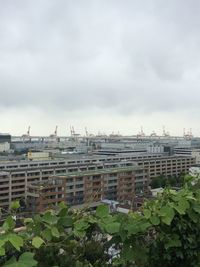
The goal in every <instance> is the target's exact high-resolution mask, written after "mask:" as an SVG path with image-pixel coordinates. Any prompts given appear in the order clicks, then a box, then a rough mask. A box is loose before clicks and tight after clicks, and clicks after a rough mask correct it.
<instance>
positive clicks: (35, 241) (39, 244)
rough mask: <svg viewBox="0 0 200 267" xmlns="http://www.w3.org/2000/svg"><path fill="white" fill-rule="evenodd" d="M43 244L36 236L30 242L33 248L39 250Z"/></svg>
mask: <svg viewBox="0 0 200 267" xmlns="http://www.w3.org/2000/svg"><path fill="white" fill-rule="evenodd" d="M43 243H44V240H43V239H42V238H41V237H39V236H36V237H34V238H33V240H32V245H33V246H34V247H35V248H39V247H41V245H42V244H43Z"/></svg>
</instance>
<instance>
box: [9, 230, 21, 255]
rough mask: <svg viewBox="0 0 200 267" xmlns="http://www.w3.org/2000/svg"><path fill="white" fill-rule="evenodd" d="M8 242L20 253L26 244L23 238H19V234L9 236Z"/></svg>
mask: <svg viewBox="0 0 200 267" xmlns="http://www.w3.org/2000/svg"><path fill="white" fill-rule="evenodd" d="M8 240H9V241H10V243H11V244H12V245H13V247H15V248H16V249H17V250H18V251H20V248H21V247H22V246H23V243H24V241H23V239H22V238H21V236H19V235H17V234H9V235H8Z"/></svg>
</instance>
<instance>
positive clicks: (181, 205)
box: [177, 198, 190, 214]
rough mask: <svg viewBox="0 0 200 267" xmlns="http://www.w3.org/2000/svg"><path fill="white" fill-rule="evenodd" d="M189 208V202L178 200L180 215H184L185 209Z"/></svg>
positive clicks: (182, 199)
mask: <svg viewBox="0 0 200 267" xmlns="http://www.w3.org/2000/svg"><path fill="white" fill-rule="evenodd" d="M189 207H190V204H189V202H188V201H187V200H186V199H184V198H181V199H180V200H179V202H178V209H179V211H181V214H185V211H186V210H187V209H189ZM177 211H178V210H177Z"/></svg>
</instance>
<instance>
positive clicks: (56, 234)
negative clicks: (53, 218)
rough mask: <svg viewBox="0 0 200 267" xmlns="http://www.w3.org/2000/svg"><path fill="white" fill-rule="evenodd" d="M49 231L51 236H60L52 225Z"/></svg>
mask: <svg viewBox="0 0 200 267" xmlns="http://www.w3.org/2000/svg"><path fill="white" fill-rule="evenodd" d="M51 233H52V236H55V237H57V238H59V237H60V234H59V232H58V229H57V228H56V227H55V226H53V227H52V228H51Z"/></svg>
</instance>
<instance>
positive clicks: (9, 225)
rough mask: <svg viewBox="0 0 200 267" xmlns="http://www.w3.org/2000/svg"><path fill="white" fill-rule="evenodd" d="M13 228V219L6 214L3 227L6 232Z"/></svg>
mask: <svg viewBox="0 0 200 267" xmlns="http://www.w3.org/2000/svg"><path fill="white" fill-rule="evenodd" d="M14 228H15V221H14V220H13V218H12V216H8V217H7V218H6V220H5V222H4V224H3V229H4V230H5V231H6V232H7V231H9V230H12V229H14Z"/></svg>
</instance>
